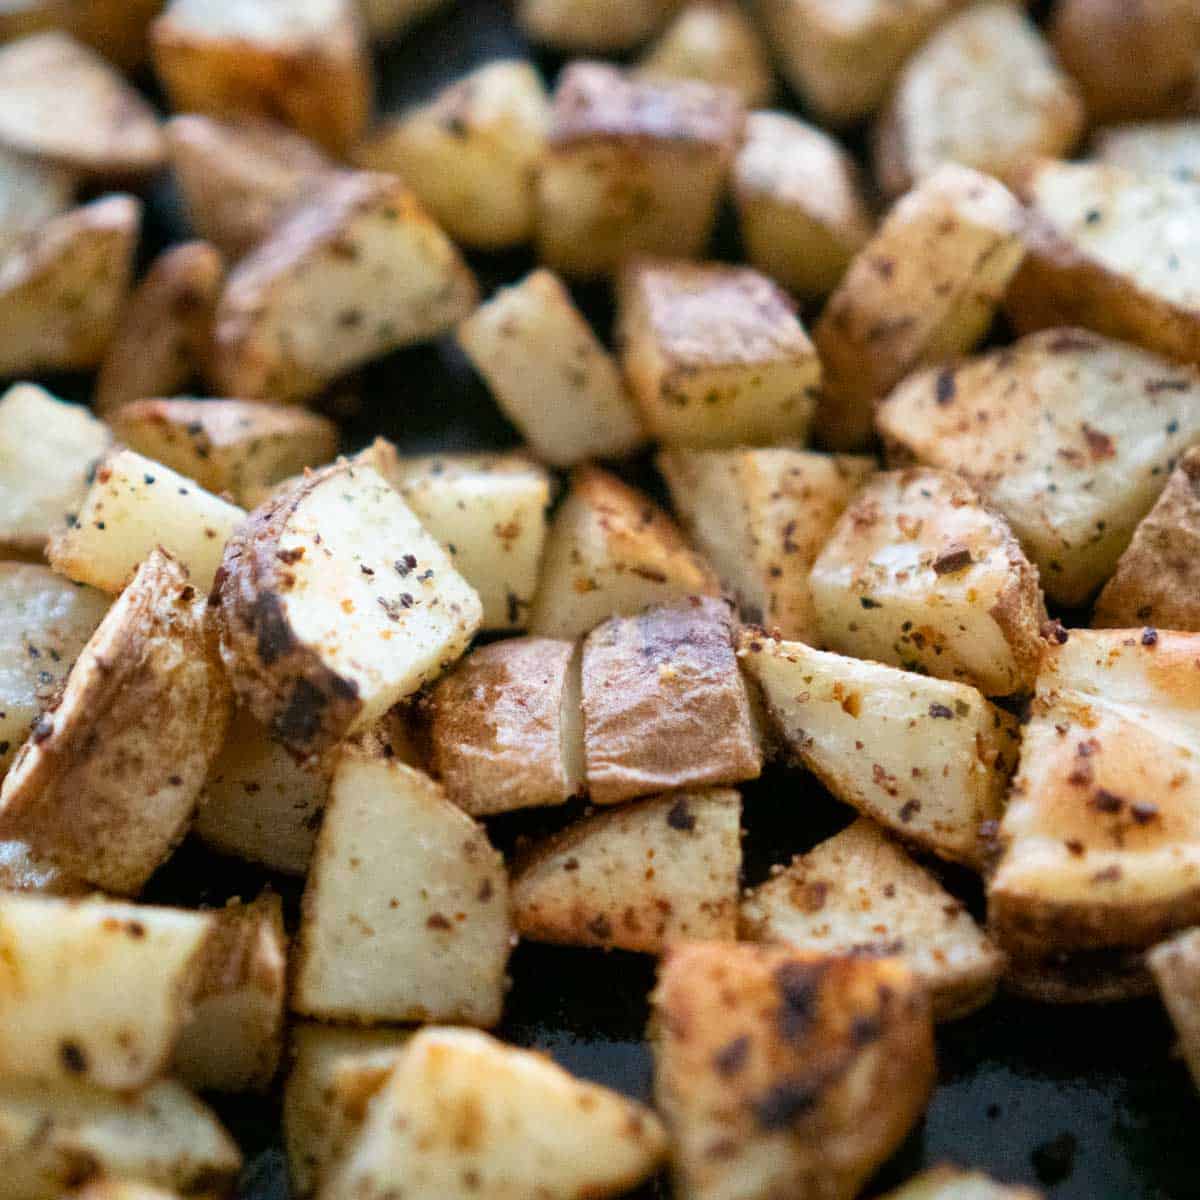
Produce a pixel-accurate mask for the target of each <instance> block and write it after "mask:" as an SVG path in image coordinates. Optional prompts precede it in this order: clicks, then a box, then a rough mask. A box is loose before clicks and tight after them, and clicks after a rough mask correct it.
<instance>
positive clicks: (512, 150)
mask: <svg viewBox="0 0 1200 1200" xmlns="http://www.w3.org/2000/svg"><path fill="white" fill-rule="evenodd" d="M549 125H550V101H549V98H548V97H547V95H546V89H545V87H544V86H543V84H542V79H541V76H540V75H539V74H538V73H537V71H536V70H535V69H534V67H533V66H532V65H531V64H530V63H527V62H524V61H519V60H515V59H501V60H499V61H495V62H489V63H487V64H486V65H485V66H483V67H479V68H478V69H476V70H474V71H472V72H470V73H469V74H468V75H464V76H463V77H462V78H461V79H459V80H458V81H457V82H456V83H454V84H452V85H451V86H450V87H448V88H446V89H445V90H444V91H442V92H441V93H440V94H439V95H437V96H436V97H434V99H433V100H431V101H430V102H429V103H427V104H423V105H420V106H419V107H417V108H413V109H411V110H409V111H408V112H407V113H405V114H404V115H403V116H401V117H398V118H396V119H395V120H393V121H389V122H388V123H387V124H386V125H384V127H383V128H382V129H381V130H379V131H378V132H377V133H375V134H374V135H373V136H371V137H370V138H368V139H367V141H366V143H365V144H363V145H362V146H360V147H359V148H358V149H357V150H356V151H355V155H354V157H355V161H356V162H357V163H358V164H359V166H362V167H366V168H367V169H368V170H371V171H388V172H391V173H392V174H394V175H400V176H402V177H403V178H404V181H405V183H407V184H408V186H409V187H411V188H412V190H413V191H414V192H415V193H416V194H417V198H418V199H419V200H420V201H421V203H422V204H423V205H425V207H426V208H427V209H428V210H429V212H430V214H431V215H432V216H433V219H434V220H435V221H437V222H438V223H439V224H440V225H441V226H442V227H443V228H444V229H445V230H446V232H447V233H449V234H450V236H451V237H452V238H454V239H455V241H458V242H465V243H466V244H467V245H468V246H479V247H481V248H483V249H486V250H497V249H501V248H503V247H505V246H516V245H520V244H521V243H522V242H528V241H530V240H532V238H533V231H534V199H535V184H536V181H537V173H538V168H539V167H540V166H541V161H542V156H543V154H544V152H545V147H546V132H547V129H548V128H549Z"/></svg>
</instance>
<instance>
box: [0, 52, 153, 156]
mask: <svg viewBox="0 0 1200 1200" xmlns="http://www.w3.org/2000/svg"><path fill="white" fill-rule="evenodd" d="M0 142H2V143H3V144H4V145H5V146H6V147H8V149H10V150H19V151H20V152H21V153H23V154H30V155H33V156H35V157H37V158H44V159H48V160H49V161H51V162H55V163H58V164H60V165H61V166H65V167H70V168H71V169H73V170H76V171H80V172H84V173H86V174H89V175H98V176H102V177H108V178H112V177H124V176H131V175H144V174H150V173H152V172H154V171H156V170H158V168H159V167H161V166H162V165H163V163H164V161H165V160H166V157H167V146H166V141H165V140H164V138H163V133H162V129H161V127H160V126H159V123H158V117H157V116H156V115H155V112H154V109H152V108H151V107H150V105H149V104H148V103H147V102H146V101H145V100H144V99H142V97H141V95H140V93H138V92H137V91H135V90H134V88H133V87H132V85H131V84H129V83H127V82H126V81H125V80H124V79H123V78H122V77H121V75H120V74H119V73H118V72H117V71H116V70H115V69H114V68H113V67H112V66H110V65H109V64H108V63H107V62H105V61H104V59H102V58H101V57H100V56H99V55H98V54H95V53H94V52H93V51H91V50H89V49H88V48H87V47H86V46H83V45H81V44H80V43H79V42H77V41H76V40H75V39H74V38H73V37H71V36H70V35H68V34H65V33H60V32H47V33H39V34H34V35H33V36H31V37H27V38H22V39H20V40H19V41H16V42H10V43H9V44H8V45H6V46H3V47H0Z"/></svg>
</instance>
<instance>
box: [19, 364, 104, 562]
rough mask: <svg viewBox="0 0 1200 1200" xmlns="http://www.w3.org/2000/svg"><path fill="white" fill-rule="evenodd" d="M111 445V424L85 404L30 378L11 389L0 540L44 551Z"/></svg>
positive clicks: (21, 549)
mask: <svg viewBox="0 0 1200 1200" xmlns="http://www.w3.org/2000/svg"><path fill="white" fill-rule="evenodd" d="M111 444H112V435H111V434H110V433H109V431H108V427H107V426H106V425H104V424H102V423H101V422H100V421H97V420H96V418H95V417H93V416H92V414H91V413H90V412H88V410H87V409H86V408H84V407H83V406H82V405H80V404H66V403H64V402H63V401H61V400H57V399H55V397H53V396H52V395H50V393H49V392H47V391H43V390H42V389H41V388H40V387H36V386H35V385H33V384H31V383H18V384H14V385H13V386H12V387H11V388H9V389H8V391H7V392H5V393H4V395H3V396H2V397H0V545H3V546H4V548H5V549H6V550H8V551H9V552H10V553H18V554H38V555H40V554H41V553H42V551H43V550H44V549H45V546H46V541H47V539H48V538H49V536H50V533H51V531H52V530H54V529H55V528H56V527H57V526H58V525H59V524H61V523H62V521H64V520H66V519H67V518H68V517H69V516H70V515H71V514H73V513H75V512H76V511H77V509H78V508H79V505H80V504H81V503H82V501H83V498H84V496H86V495H87V490H88V481H89V479H90V478H91V475H92V472H93V471H95V469H96V466H97V464H98V463H99V462H100V460H101V459H102V458H103V457H104V455H105V453H106V451H107V450H108V448H109V446H110V445H111Z"/></svg>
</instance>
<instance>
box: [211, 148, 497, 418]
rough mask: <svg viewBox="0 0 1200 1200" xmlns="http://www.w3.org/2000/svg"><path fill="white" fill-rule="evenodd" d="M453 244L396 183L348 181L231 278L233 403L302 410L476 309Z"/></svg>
mask: <svg viewBox="0 0 1200 1200" xmlns="http://www.w3.org/2000/svg"><path fill="white" fill-rule="evenodd" d="M475 301H476V286H475V279H474V276H473V275H472V274H471V271H470V269H469V268H468V267H467V266H466V264H465V263H464V262H463V261H462V259H461V258H460V257H459V254H458V251H457V250H456V249H455V248H454V245H453V243H452V242H451V241H450V240H449V239H448V238H447V237H446V235H445V234H444V233H442V231H441V230H440V229H439V228H438V227H437V226H436V225H435V224H434V223H433V222H432V221H431V220H430V219H429V218H428V217H427V216H426V215H425V213H424V211H423V210H422V209H421V207H420V206H419V205H418V204H417V202H416V200H415V199H414V197H413V195H412V193H411V192H410V191H409V190H408V189H407V188H406V187H405V186H404V184H402V183H401V182H400V181H399V180H398V179H396V178H395V177H394V176H391V175H371V174H367V173H365V172H362V173H358V172H355V173H343V174H341V175H338V176H333V177H331V178H330V179H329V181H328V182H326V183H324V184H321V185H319V186H317V187H316V188H315V189H314V190H313V191H312V192H311V193H310V194H309V196H308V198H307V200H306V202H305V203H304V204H303V205H302V206H300V207H298V208H295V209H293V211H292V214H291V216H289V217H288V219H287V220H285V221H284V222H283V223H282V224H280V225H279V226H277V227H276V228H275V230H274V231H273V232H272V233H271V234H270V235H269V236H268V237H267V239H266V241H264V242H262V243H260V245H259V246H258V248H257V249H256V250H255V251H254V252H253V253H252V254H251V255H249V257H247V258H244V259H243V260H242V261H241V262H240V263H239V264H238V265H237V266H236V267H235V268H234V270H233V271H232V272H231V273H230V276H229V281H228V283H227V284H226V287H225V292H224V295H223V296H222V297H221V301H220V304H219V305H218V307H217V315H216V320H215V325H214V330H213V338H214V350H213V358H214V361H213V363H212V368H211V374H212V378H213V379H214V380H215V381H216V382H217V383H218V384H219V385H220V387H221V389H222V393H223V394H225V395H230V396H238V397H241V398H243V399H249V400H261V399H271V400H302V399H304V398H305V397H307V396H311V395H312V394H313V393H315V392H319V391H320V390H321V389H322V388H323V387H325V386H326V385H327V384H329V383H331V382H332V381H333V380H335V379H336V378H337V377H338V376H339V375H342V374H344V373H345V372H347V371H349V370H350V369H351V368H352V367H356V366H359V365H361V364H362V363H364V362H367V361H368V360H369V359H372V358H377V357H379V356H380V355H382V354H386V353H387V352H388V351H389V350H395V349H396V348H397V347H400V346H405V345H409V344H411V343H413V342H420V341H424V340H426V339H428V338H432V337H434V336H436V335H437V334H439V333H442V332H444V331H445V330H447V329H449V328H450V327H451V326H453V325H454V324H455V322H457V321H458V320H460V319H461V318H462V317H464V316H466V315H467V313H468V312H470V310H471V309H472V308H473V307H474V306H475Z"/></svg>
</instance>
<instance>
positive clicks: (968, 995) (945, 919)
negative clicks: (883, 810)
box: [741, 817, 1004, 1021]
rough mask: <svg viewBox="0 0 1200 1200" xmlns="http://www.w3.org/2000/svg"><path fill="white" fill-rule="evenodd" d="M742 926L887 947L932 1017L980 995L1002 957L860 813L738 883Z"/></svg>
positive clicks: (856, 947) (964, 1007) (810, 939)
mask: <svg viewBox="0 0 1200 1200" xmlns="http://www.w3.org/2000/svg"><path fill="white" fill-rule="evenodd" d="M741 928H742V936H743V937H745V938H749V939H750V940H751V941H756V942H782V943H786V944H788V945H791V946H795V947H797V948H798V949H800V950H806V951H812V952H814V953H821V954H879V955H894V956H895V957H896V958H898V959H900V960H901V961H902V962H903V963H904V964H905V965H906V966H907V967H908V968H909V969H910V970H911V971H912V973H913V976H914V977H915V978H916V979H917V981H918V982H919V983H921V984H923V985H924V986H925V987H926V988H928V989H929V995H930V1001H931V1003H932V1005H933V1015H934V1019H935V1020H938V1021H948V1020H952V1019H954V1018H956V1017H963V1016H966V1015H967V1014H968V1013H970V1012H974V1011H975V1010H976V1009H977V1008H981V1007H982V1006H983V1005H985V1004H986V1003H987V1002H988V1001H989V1000H990V999H991V998H992V994H993V993H994V992H995V990H996V981H997V980H998V979H999V978H1000V972H1001V970H1002V969H1003V966H1004V956H1003V955H1002V954H1001V953H1000V951H999V950H997V949H996V947H995V946H993V945H992V943H991V942H990V941H989V940H988V938H987V936H986V934H984V932H983V930H981V929H980V928H979V926H978V925H976V924H975V922H974V921H973V920H972V919H971V915H970V913H968V912H967V910H966V908H965V907H964V906H963V905H962V904H960V903H959V902H958V901H957V900H955V898H954V897H953V896H952V895H951V894H950V893H949V892H947V891H946V889H945V888H943V887H942V885H941V884H940V883H939V882H938V881H937V879H936V878H934V876H933V875H932V874H931V873H930V872H929V871H927V870H926V869H925V868H924V867H922V866H919V865H918V864H917V863H916V862H914V861H913V860H912V859H911V858H910V857H909V856H908V854H906V853H905V852H904V850H902V849H901V848H900V847H899V846H898V845H897V844H896V843H895V842H894V841H893V840H892V839H891V838H890V837H889V836H888V835H887V834H886V833H885V832H884V831H883V829H882V828H881V827H880V826H879V825H876V824H875V822H874V821H870V820H868V819H867V818H866V817H859V818H858V820H856V821H855V822H854V823H853V824H852V825H849V826H847V827H846V828H845V829H844V830H842V832H841V833H839V834H837V835H836V836H835V837H832V838H830V839H829V840H828V841H825V842H822V843H821V844H820V845H819V846H817V847H816V848H815V849H814V850H811V851H809V853H807V854H801V855H798V856H797V857H796V858H794V859H793V860H792V862H791V864H790V865H789V866H788V867H787V868H786V869H783V870H780V871H779V872H778V873H776V874H773V875H772V876H771V878H770V879H769V880H768V881H767V882H766V883H764V884H761V885H759V886H758V887H756V888H754V889H753V890H752V891H750V892H749V893H747V896H746V899H745V900H744V901H743V902H742V910H741Z"/></svg>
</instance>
